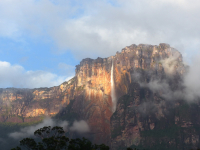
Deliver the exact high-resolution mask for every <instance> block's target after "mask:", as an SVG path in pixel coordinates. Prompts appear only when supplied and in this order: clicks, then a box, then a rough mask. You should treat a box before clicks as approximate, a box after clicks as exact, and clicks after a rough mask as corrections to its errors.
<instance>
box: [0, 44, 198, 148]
mask: <svg viewBox="0 0 200 150" xmlns="http://www.w3.org/2000/svg"><path fill="white" fill-rule="evenodd" d="M185 71H186V67H185V66H184V64H183V62H182V56H181V54H180V53H179V52H178V51H177V50H176V49H174V48H172V47H170V46H169V45H168V44H164V43H163V44H160V45H158V46H157V45H145V44H140V45H134V44H133V45H131V46H128V47H125V48H124V49H122V51H121V52H117V53H116V54H115V55H114V56H111V57H108V58H97V59H90V58H86V59H83V60H82V61H81V62H80V64H79V65H77V66H76V75H75V77H74V78H72V79H71V80H69V81H67V82H64V83H63V84H61V85H59V86H56V87H52V88H38V89H15V88H9V89H1V90H0V103H1V105H0V121H1V122H3V123H5V124H6V123H18V124H26V123H29V124H32V123H36V122H39V121H41V120H42V119H43V118H44V117H45V116H51V117H54V118H57V119H63V120H68V121H74V120H82V119H83V120H85V121H86V122H87V123H88V125H89V127H90V132H89V133H88V134H87V135H86V136H88V137H89V138H90V139H91V140H92V141H93V142H94V143H98V144H101V143H105V144H107V145H110V146H111V147H112V149H125V148H126V147H129V146H132V147H143V148H152V149H153V148H154V149H155V147H158V145H161V146H162V147H166V149H169V148H174V149H184V147H186V148H191V147H193V148H196V147H198V146H199V130H198V128H199V123H200V120H199V117H198V115H197V114H198V113H199V104H198V103H196V104H195V105H190V104H187V103H185V102H184V100H183V98H182V97H181V96H176V94H174V93H181V92H183V91H184V86H183V85H182V80H183V79H182V78H183V74H184V73H185ZM111 79H112V83H113V84H111ZM174 91H177V92H174ZM114 99H115V101H116V103H113V101H112V100H114ZM113 108H116V110H115V109H114V110H115V111H114V112H113ZM194 116H195V117H196V119H195V117H194ZM69 136H71V137H73V136H74V133H69ZM145 146H146V147H145Z"/></svg>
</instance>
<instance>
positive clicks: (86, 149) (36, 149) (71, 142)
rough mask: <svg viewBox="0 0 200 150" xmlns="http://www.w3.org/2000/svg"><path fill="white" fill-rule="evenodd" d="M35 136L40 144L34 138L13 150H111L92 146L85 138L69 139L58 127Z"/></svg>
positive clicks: (40, 130) (28, 139) (45, 129)
mask: <svg viewBox="0 0 200 150" xmlns="http://www.w3.org/2000/svg"><path fill="white" fill-rule="evenodd" d="M34 135H35V136H36V137H39V138H40V142H36V141H35V140H34V139H33V138H24V139H23V140H21V141H20V147H19V146H18V147H16V148H13V149H11V150H23V149H26V150H109V146H106V145H104V144H101V145H97V144H92V142H91V141H89V140H88V139H86V138H84V137H83V138H82V139H80V138H76V139H69V138H68V137H66V136H65V132H64V130H63V128H62V127H58V126H56V127H53V128H51V127H50V126H48V127H43V128H40V129H38V130H36V131H35V132H34Z"/></svg>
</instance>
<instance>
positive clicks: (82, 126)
mask: <svg viewBox="0 0 200 150" xmlns="http://www.w3.org/2000/svg"><path fill="white" fill-rule="evenodd" d="M44 126H51V127H53V126H60V127H63V129H64V130H65V131H68V130H70V131H76V132H79V133H86V132H89V131H90V130H89V126H88V124H87V122H86V121H84V120H80V121H74V123H73V125H72V126H71V127H69V123H68V122H67V121H57V120H56V121H55V120H53V119H51V118H47V119H44V120H43V122H42V123H39V124H37V125H35V126H30V127H25V128H22V129H20V131H18V132H13V133H10V134H9V135H8V136H9V137H12V138H14V139H22V138H25V137H31V136H33V135H34V132H35V131H36V130H37V129H40V128H42V127H44Z"/></svg>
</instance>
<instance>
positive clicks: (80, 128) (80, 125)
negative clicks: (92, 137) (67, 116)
mask: <svg viewBox="0 0 200 150" xmlns="http://www.w3.org/2000/svg"><path fill="white" fill-rule="evenodd" d="M70 130H71V131H76V132H79V133H85V132H89V131H90V129H89V126H88V124H87V122H85V121H84V120H81V121H74V123H73V125H72V127H70Z"/></svg>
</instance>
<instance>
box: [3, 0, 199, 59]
mask: <svg viewBox="0 0 200 150" xmlns="http://www.w3.org/2000/svg"><path fill="white" fill-rule="evenodd" d="M115 3H116V5H111V4H110V3H109V2H108V1H106V0H104V1H90V0H84V1H70V0H59V1H57V2H56V4H55V2H54V3H53V2H52V1H49V0H39V1H36V0H30V1H26V0H9V1H0V18H1V20H0V36H6V37H10V38H14V37H17V38H16V39H19V37H20V38H24V35H32V36H36V37H39V38H41V37H42V38H43V39H44V37H50V38H51V39H53V40H54V42H55V43H56V44H57V45H58V47H59V48H60V49H61V50H71V51H72V53H73V54H75V55H76V57H77V58H79V59H82V58H85V57H93V58H94V57H97V56H101V57H107V56H109V55H113V54H115V52H116V51H119V50H120V49H121V48H123V47H125V46H127V45H131V44H133V43H135V44H139V43H147V44H159V43H163V42H165V43H169V44H170V45H172V46H174V47H176V48H178V49H180V50H182V49H183V50H186V51H184V56H190V54H191V53H190V52H189V51H188V50H189V49H190V50H191V51H192V50H193V51H197V48H198V47H200V38H199V34H200V26H199V24H200V19H199V18H200V9H199V7H200V2H199V1H198V0H190V1H189V0H176V1H174V0H151V1H149V0H140V1H138V0H123V1H122V0H117V1H115ZM102 8H103V9H102ZM194 45H195V46H194ZM183 50H182V51H183Z"/></svg>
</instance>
